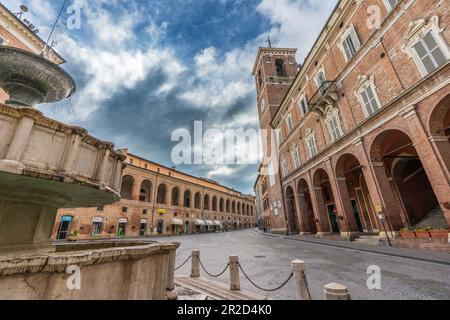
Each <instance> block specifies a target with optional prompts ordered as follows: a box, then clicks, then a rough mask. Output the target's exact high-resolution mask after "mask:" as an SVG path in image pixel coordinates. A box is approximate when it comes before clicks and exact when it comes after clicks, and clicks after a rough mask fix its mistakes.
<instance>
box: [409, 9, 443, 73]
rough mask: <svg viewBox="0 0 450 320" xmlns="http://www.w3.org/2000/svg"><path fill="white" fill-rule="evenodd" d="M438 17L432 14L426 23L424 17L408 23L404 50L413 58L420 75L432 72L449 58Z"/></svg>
mask: <svg viewBox="0 0 450 320" xmlns="http://www.w3.org/2000/svg"><path fill="white" fill-rule="evenodd" d="M442 31H443V29H441V28H439V18H438V17H437V16H434V17H432V18H431V19H430V22H429V23H428V24H426V21H425V20H424V19H420V20H416V21H413V22H411V23H410V25H409V28H408V30H407V32H406V33H405V35H404V37H403V38H404V39H405V40H406V41H407V42H408V43H407V45H405V46H404V47H403V48H405V47H406V50H405V51H406V52H407V53H408V54H409V55H410V56H411V57H412V58H413V60H414V62H415V63H416V65H417V67H418V68H419V71H420V73H421V74H422V76H427V75H429V74H430V73H433V72H434V71H435V70H436V69H438V68H439V67H441V66H443V65H444V64H446V63H447V61H448V60H449V59H450V50H449V48H448V45H447V43H446V41H445V40H444V38H443V37H442V36H441V32H442Z"/></svg>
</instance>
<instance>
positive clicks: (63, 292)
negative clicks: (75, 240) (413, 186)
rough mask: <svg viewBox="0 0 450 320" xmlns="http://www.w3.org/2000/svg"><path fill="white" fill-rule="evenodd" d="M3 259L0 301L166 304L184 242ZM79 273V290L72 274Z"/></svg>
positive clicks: (64, 249) (89, 246) (106, 245)
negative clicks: (122, 301)
mask: <svg viewBox="0 0 450 320" xmlns="http://www.w3.org/2000/svg"><path fill="white" fill-rule="evenodd" d="M56 247H57V250H56V252H55V253H50V254H46V255H24V256H17V257H0V299H1V300H166V299H169V298H171V296H173V294H172V293H171V291H172V290H173V289H174V272H175V270H174V268H175V253H176V250H177V249H178V247H179V243H148V242H135V243H127V242H125V243H123V242H102V241H97V242H95V241H94V242H90V243H81V244H61V245H57V246H56ZM75 269H78V270H79V273H78V274H79V276H80V277H79V285H80V286H79V287H77V286H76V284H77V282H76V281H75V278H74V274H73V273H72V272H73V270H75Z"/></svg>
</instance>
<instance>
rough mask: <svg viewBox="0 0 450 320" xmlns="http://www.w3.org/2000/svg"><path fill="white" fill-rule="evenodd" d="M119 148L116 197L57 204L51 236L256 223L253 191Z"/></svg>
mask: <svg viewBox="0 0 450 320" xmlns="http://www.w3.org/2000/svg"><path fill="white" fill-rule="evenodd" d="M122 151H123V153H124V154H126V155H127V167H126V168H125V170H124V174H123V179H122V187H121V196H122V200H121V201H119V202H117V203H116V204H113V205H110V206H105V207H100V208H87V209H75V210H60V211H59V212H58V216H57V221H56V225H55V228H54V232H53V239H55V240H64V239H67V238H69V237H72V238H76V239H92V238H121V237H131V238H133V237H145V236H152V235H162V236H170V235H179V234H188V233H202V232H216V231H224V230H237V229H244V228H251V227H254V226H255V225H256V219H257V218H256V211H255V198H254V197H253V196H251V195H243V194H241V193H240V192H238V191H235V190H233V189H230V188H227V187H224V186H222V185H220V184H218V183H217V182H215V181H211V180H207V179H203V178H197V177H194V176H191V175H188V174H185V173H182V172H180V171H177V170H175V169H173V168H167V167H164V166H162V165H159V164H157V163H154V162H151V161H149V160H146V159H143V158H141V157H139V156H136V155H133V154H129V153H127V151H126V150H122ZM152 230H153V232H152Z"/></svg>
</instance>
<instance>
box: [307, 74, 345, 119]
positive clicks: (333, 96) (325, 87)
mask: <svg viewBox="0 0 450 320" xmlns="http://www.w3.org/2000/svg"><path fill="white" fill-rule="evenodd" d="M338 98H339V97H338V94H337V88H336V83H335V82H334V81H325V82H323V83H322V85H321V86H320V88H319V90H317V92H316V93H315V94H314V95H313V97H312V98H311V100H309V102H308V104H309V108H310V111H314V112H317V113H319V114H321V115H323V114H324V113H325V110H326V108H327V106H334V105H335V103H336V101H337V100H338Z"/></svg>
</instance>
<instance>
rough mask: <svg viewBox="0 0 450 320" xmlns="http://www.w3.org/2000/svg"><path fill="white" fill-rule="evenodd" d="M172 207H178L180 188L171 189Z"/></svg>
mask: <svg viewBox="0 0 450 320" xmlns="http://www.w3.org/2000/svg"><path fill="white" fill-rule="evenodd" d="M172 205H173V206H175V207H178V206H179V205H180V188H178V187H175V188H173V189H172Z"/></svg>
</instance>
